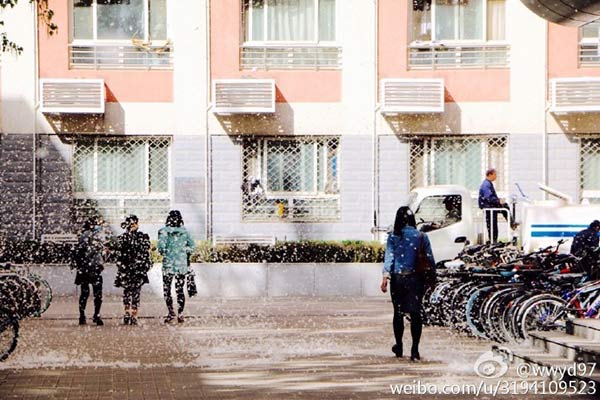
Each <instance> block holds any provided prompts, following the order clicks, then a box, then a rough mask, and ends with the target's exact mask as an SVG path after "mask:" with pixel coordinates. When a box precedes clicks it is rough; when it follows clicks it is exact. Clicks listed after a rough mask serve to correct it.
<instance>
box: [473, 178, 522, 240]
mask: <svg viewBox="0 0 600 400" xmlns="http://www.w3.org/2000/svg"><path fill="white" fill-rule="evenodd" d="M495 180H496V170H495V169H494V168H490V169H488V170H487V171H486V172H485V179H484V180H483V182H481V186H480V187H479V199H478V203H479V208H481V209H482V210H484V213H485V224H486V227H487V232H488V238H489V240H490V241H491V242H492V243H496V242H497V241H498V214H501V215H502V216H503V217H504V218H505V219H506V220H507V221H508V220H509V215H508V214H509V213H508V211H509V208H508V204H506V203H505V202H504V200H502V199H500V198H499V197H498V195H497V194H496V189H495V188H494V181H495ZM489 208H505V209H506V210H502V211H485V210H486V209H489ZM515 228H516V224H514V223H511V229H515Z"/></svg>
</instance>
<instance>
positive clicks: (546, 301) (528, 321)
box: [519, 296, 567, 339]
mask: <svg viewBox="0 0 600 400" xmlns="http://www.w3.org/2000/svg"><path fill="white" fill-rule="evenodd" d="M566 305H567V302H566V301H565V300H563V299H561V298H560V297H557V296H548V297H547V298H542V299H539V300H538V301H536V302H534V303H532V304H529V306H528V307H527V308H526V309H525V310H524V311H523V313H522V315H521V319H520V320H519V328H520V330H521V336H522V337H523V338H524V339H528V338H529V332H532V331H534V330H542V331H549V330H555V329H557V328H558V326H557V325H556V321H558V320H559V319H562V318H567V313H566V312H565V306H566Z"/></svg>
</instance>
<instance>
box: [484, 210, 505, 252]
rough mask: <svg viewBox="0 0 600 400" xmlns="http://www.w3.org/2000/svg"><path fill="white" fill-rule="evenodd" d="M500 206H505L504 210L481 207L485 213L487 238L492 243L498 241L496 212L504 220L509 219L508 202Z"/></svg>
mask: <svg viewBox="0 0 600 400" xmlns="http://www.w3.org/2000/svg"><path fill="white" fill-rule="evenodd" d="M502 207H503V208H506V211H504V210H502V211H488V210H487V209H485V208H484V209H483V212H484V213H485V225H486V227H487V233H488V239H489V240H490V241H491V242H492V243H496V242H497V241H498V214H500V215H502V216H503V217H504V219H505V220H506V221H509V219H508V211H509V208H508V204H504V205H503V206H502Z"/></svg>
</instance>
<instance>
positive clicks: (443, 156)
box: [410, 136, 508, 193]
mask: <svg viewBox="0 0 600 400" xmlns="http://www.w3.org/2000/svg"><path fill="white" fill-rule="evenodd" d="M507 142H508V140H507V137H506V136H454V137H447V136H444V137H431V136H429V137H423V138H416V139H413V140H412V141H411V142H410V187H411V189H414V188H416V187H419V186H429V185H443V184H456V185H462V186H465V187H466V188H467V189H469V190H470V191H471V192H473V193H476V192H477V190H478V188H479V185H480V184H481V180H482V179H483V177H484V176H485V170H486V169H487V168H489V167H490V166H493V167H494V168H496V169H497V170H498V172H499V173H498V180H497V181H496V183H495V186H496V188H497V190H498V191H504V190H506V189H507V183H508V179H507V172H508V169H507V166H508V154H507Z"/></svg>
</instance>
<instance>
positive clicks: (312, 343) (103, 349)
mask: <svg viewBox="0 0 600 400" xmlns="http://www.w3.org/2000/svg"><path fill="white" fill-rule="evenodd" d="M89 306H90V305H88V307H89ZM391 308H392V307H391V304H390V303H389V301H387V300H386V299H381V298H380V299H378V298H295V299H291V298H276V299H273V298H271V299H239V300H196V299H194V300H193V301H191V302H190V303H189V304H188V307H187V314H188V316H189V317H188V319H187V320H186V322H185V323H184V324H179V325H178V324H172V325H165V324H163V323H162V318H161V316H162V315H163V314H164V311H165V307H164V304H163V303H162V302H161V301H159V300H157V299H156V298H143V299H142V309H141V316H142V318H141V324H140V326H137V327H130V326H122V325H120V322H121V320H120V316H121V309H120V304H119V299H118V298H109V299H106V301H105V304H104V307H103V315H104V316H105V322H106V326H104V327H96V326H92V325H87V326H83V327H80V326H78V325H77V318H76V317H77V309H76V299H75V298H58V299H54V301H53V304H52V306H51V308H50V309H49V310H48V311H47V312H46V314H44V316H43V318H41V319H32V320H26V321H24V322H23V323H22V327H21V338H20V341H19V345H18V347H17V350H16V351H15V353H13V354H12V355H11V356H10V358H9V359H8V360H7V361H5V362H3V363H0V399H131V400H133V399H145V400H151V399H213V398H215V399H288V398H290V399H379V398H413V397H414V398H422V399H423V398H443V399H452V398H474V396H451V395H446V396H441V395H439V396H416V395H415V396H409V395H402V396H401V395H393V394H392V393H391V389H390V385H393V384H400V383H412V382H413V381H414V380H421V381H422V382H424V383H432V384H435V385H438V386H439V385H442V384H444V383H449V384H459V383H478V382H479V381H481V379H480V378H478V377H477V376H476V375H475V373H474V372H473V365H474V362H475V360H476V359H477V357H479V355H480V354H481V353H482V352H484V351H487V350H489V349H490V346H491V345H490V343H488V342H486V341H483V340H477V339H473V338H468V337H466V336H464V335H458V334H455V333H453V332H450V331H448V330H446V329H442V328H426V329H425V331H424V335H423V342H422V349H421V354H422V356H423V359H424V361H422V362H418V363H411V362H410V361H409V360H407V359H406V358H404V359H396V358H395V357H393V356H392V354H391V351H390V346H391V344H392V342H393V340H392V336H393V335H392V329H391V319H392V313H391ZM408 333H409V329H407V330H406V334H407V340H406V341H405V343H406V344H405V346H406V347H408V346H409V340H408ZM480 398H491V396H483V395H482V396H481V397H480ZM497 398H515V399H516V398H524V396H515V397H510V396H504V397H502V396H498V397H497ZM533 398H537V399H540V398H544V397H540V396H538V397H533ZM548 398H550V397H548Z"/></svg>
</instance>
